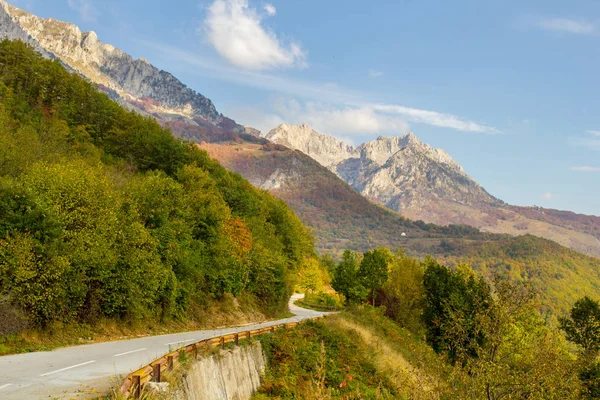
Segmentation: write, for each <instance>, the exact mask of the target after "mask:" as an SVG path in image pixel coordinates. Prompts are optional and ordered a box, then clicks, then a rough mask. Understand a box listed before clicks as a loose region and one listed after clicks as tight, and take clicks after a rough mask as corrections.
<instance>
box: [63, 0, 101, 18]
mask: <svg viewBox="0 0 600 400" xmlns="http://www.w3.org/2000/svg"><path fill="white" fill-rule="evenodd" d="M67 4H68V5H69V7H70V8H72V9H73V10H75V11H77V12H79V16H80V17H81V19H82V20H84V21H87V22H96V21H97V20H98V16H99V15H100V12H99V11H98V9H97V8H96V6H95V5H94V3H93V2H92V0H67Z"/></svg>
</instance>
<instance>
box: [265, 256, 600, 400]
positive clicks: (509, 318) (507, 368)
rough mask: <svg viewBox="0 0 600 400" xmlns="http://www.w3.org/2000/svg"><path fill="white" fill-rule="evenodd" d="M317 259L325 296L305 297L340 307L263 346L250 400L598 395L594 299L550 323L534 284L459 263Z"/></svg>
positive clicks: (599, 339)
mask: <svg viewBox="0 0 600 400" xmlns="http://www.w3.org/2000/svg"><path fill="white" fill-rule="evenodd" d="M322 264H323V265H327V266H328V272H329V275H326V276H325V278H326V279H328V280H327V281H326V282H325V284H324V285H322V286H321V287H322V288H325V289H324V290H323V291H322V292H321V293H319V288H317V286H318V285H312V289H311V290H309V295H308V302H309V303H312V304H315V305H317V306H318V305H319V304H321V305H323V306H326V305H330V304H336V303H337V304H338V306H339V307H340V308H339V309H340V310H341V312H340V313H339V314H338V315H334V316H332V317H330V318H328V319H327V320H326V321H324V322H321V321H319V322H316V323H314V324H312V325H310V326H307V327H305V328H303V329H302V330H301V331H300V332H297V333H294V335H295V337H294V338H293V339H289V338H286V337H283V336H282V335H279V336H276V337H275V338H273V339H268V340H267V341H266V343H267V354H268V356H269V357H270V358H271V360H275V361H276V362H275V363H274V365H273V366H272V367H270V369H269V371H268V373H267V383H266V384H265V385H263V387H262V389H261V393H259V395H257V396H256V398H257V399H261V398H282V399H287V398H289V399H292V398H306V399H309V398H322V399H330V398H331V399H333V398H342V399H343V398H364V399H388V398H389V399H396V398H412V399H456V398H460V399H467V398H471V399H594V398H600V363H598V361H597V360H598V355H599V353H600V326H599V324H598V321H600V304H599V303H598V301H597V300H595V299H592V298H590V297H587V296H583V297H581V298H579V299H578V300H577V301H574V302H573V303H572V304H571V306H570V308H569V310H567V311H565V312H563V313H560V314H558V315H556V316H555V318H553V319H548V318H545V317H544V314H543V312H542V311H541V310H543V309H542V308H541V305H542V304H543V299H544V297H543V296H542V295H541V293H540V292H539V291H538V290H537V289H536V287H535V285H534V284H533V283H532V281H517V280H514V279H507V277H506V276H499V275H496V276H494V277H493V278H492V279H486V278H485V277H484V276H483V275H481V274H480V273H478V272H476V271H475V270H473V268H472V267H471V266H470V265H469V264H465V263H458V264H456V265H454V266H452V267H448V266H446V265H443V264H441V263H440V262H439V261H438V260H436V259H434V258H432V257H425V258H421V259H418V258H414V257H411V256H409V255H407V254H406V253H405V252H404V250H402V249H398V250H395V251H390V250H389V249H386V248H381V247H380V248H376V249H373V250H370V251H367V252H364V253H359V252H355V251H351V250H348V251H346V252H344V254H343V257H342V258H341V260H339V261H335V260H333V259H331V258H329V257H324V258H323V259H322ZM328 277H329V278H328ZM305 278H306V277H305ZM321 278H323V276H321ZM309 281H310V279H309ZM313 281H316V279H313ZM327 283H329V284H330V285H331V287H332V288H333V289H335V291H336V293H332V292H327V290H326V288H327ZM309 286H310V285H309ZM340 295H341V296H343V297H340ZM342 306H343V307H342ZM292 343H293V344H294V346H292ZM309 355H310V356H309ZM308 357H310V359H311V360H312V362H309V361H308V360H307V358H308Z"/></svg>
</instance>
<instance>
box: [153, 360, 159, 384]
mask: <svg viewBox="0 0 600 400" xmlns="http://www.w3.org/2000/svg"><path fill="white" fill-rule="evenodd" d="M152 379H153V380H154V382H160V364H158V363H157V364H154V365H153V366H152Z"/></svg>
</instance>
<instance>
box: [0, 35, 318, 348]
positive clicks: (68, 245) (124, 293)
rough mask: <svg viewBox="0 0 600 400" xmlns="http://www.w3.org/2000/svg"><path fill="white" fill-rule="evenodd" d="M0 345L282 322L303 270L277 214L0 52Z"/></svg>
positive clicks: (76, 80)
mask: <svg viewBox="0 0 600 400" xmlns="http://www.w3.org/2000/svg"><path fill="white" fill-rule="evenodd" d="M0 215H2V218H1V219H0V304H1V305H2V306H1V307H0V310H1V311H0V313H2V315H0V320H3V321H6V323H3V324H1V325H2V326H1V327H0V336H2V335H10V334H16V333H18V332H20V331H22V330H23V329H27V328H36V327H37V328H44V327H46V326H48V325H51V324H53V323H55V322H60V323H87V324H93V323H95V322H96V321H99V320H102V319H109V320H114V321H124V322H127V321H135V320H140V319H150V320H155V321H168V320H173V319H176V320H177V319H178V320H188V319H193V318H195V317H196V316H198V315H199V310H201V309H202V308H205V307H207V306H208V305H209V304H210V303H211V302H212V301H217V300H218V299H220V298H223V297H226V296H230V297H231V296H233V297H234V298H236V299H240V300H243V301H246V302H250V303H252V304H255V305H256V307H258V308H259V309H260V311H261V312H263V313H264V314H265V315H275V314H278V313H281V312H284V311H285V310H286V309H287V300H288V298H289V294H290V293H291V290H292V287H293V285H294V280H293V279H294V275H295V271H297V270H298V269H299V268H301V267H302V265H304V264H305V263H307V262H310V260H311V259H313V258H314V257H315V253H314V250H313V249H314V242H313V237H312V235H311V233H310V232H309V231H308V230H307V229H306V228H305V227H304V226H303V224H302V223H301V222H300V220H299V219H298V218H297V217H296V215H295V214H294V213H293V212H292V211H291V210H290V209H289V208H288V207H287V205H286V204H285V203H283V202H282V201H280V200H277V199H275V198H274V197H272V196H271V195H269V194H268V193H267V192H265V191H262V190H258V189H256V188H254V187H253V186H252V185H250V183H248V182H247V181H246V180H244V179H243V178H242V177H241V176H239V175H237V174H235V173H231V172H228V171H227V170H225V169H224V168H223V167H221V166H220V165H219V164H218V163H217V162H216V161H214V160H212V159H210V157H209V156H208V155H207V154H206V152H204V151H201V150H199V149H198V148H197V146H196V145H194V144H191V143H188V142H185V141H181V140H179V139H176V138H174V137H173V135H172V134H171V132H170V131H169V130H167V129H164V128H162V127H161V126H160V125H159V124H158V123H157V122H156V121H155V120H154V119H152V118H148V117H142V116H140V115H138V114H135V113H133V112H129V111H127V110H125V109H124V108H122V107H121V106H120V105H118V104H117V103H115V102H113V101H112V100H110V99H109V97H108V96H106V95H105V94H102V93H100V92H99V91H98V90H97V89H96V88H95V87H94V86H93V85H92V84H90V83H88V82H87V81H85V80H84V79H82V78H81V77H79V76H78V75H76V74H72V73H70V72H68V71H67V70H66V69H65V68H64V67H63V65H61V63H60V62H59V61H52V60H47V59H44V58H42V57H41V56H39V55H38V54H36V53H35V52H34V51H33V50H32V49H31V48H29V47H28V46H27V45H25V44H23V43H22V42H18V41H15V42H11V41H3V42H2V43H0Z"/></svg>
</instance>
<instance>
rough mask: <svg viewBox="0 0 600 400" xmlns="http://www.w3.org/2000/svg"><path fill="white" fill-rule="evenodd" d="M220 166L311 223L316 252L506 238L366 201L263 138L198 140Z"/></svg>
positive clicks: (414, 249) (437, 246)
mask: <svg viewBox="0 0 600 400" xmlns="http://www.w3.org/2000/svg"><path fill="white" fill-rule="evenodd" d="M200 148H202V149H204V150H206V151H208V153H209V154H210V155H211V157H213V158H215V159H217V160H218V161H219V163H220V164H221V165H223V166H224V167H226V168H227V169H229V170H233V171H236V172H238V173H240V174H241V175H243V176H244V178H246V179H248V180H249V181H250V182H251V183H252V184H253V185H254V186H257V187H259V188H261V189H265V190H268V191H269V192H271V193H272V194H274V195H275V196H276V197H278V198H280V199H282V200H284V201H285V202H286V203H287V204H289V205H290V206H291V207H292V208H293V209H294V211H295V212H296V213H297V214H298V216H299V217H300V218H301V219H302V221H303V222H304V223H306V224H307V225H308V226H310V227H311V228H312V229H313V230H314V233H315V236H316V238H317V242H316V245H317V248H318V249H319V250H321V251H328V252H333V253H336V252H339V251H340V250H344V249H353V250H359V251H366V250H369V249H372V248H374V247H377V246H385V247H390V248H396V247H398V246H402V247H404V248H406V249H407V250H408V251H409V252H410V253H411V254H415V255H425V254H442V253H445V252H446V248H445V246H446V244H447V243H448V241H449V240H459V241H462V240H465V241H469V242H470V241H476V242H488V241H496V240H503V239H506V237H505V236H502V235H492V234H488V233H482V232H480V231H478V230H477V229H474V228H471V227H467V226H446V227H442V226H436V225H432V224H425V223H424V222H422V221H411V220H409V219H407V218H404V217H402V216H400V215H399V214H397V213H395V212H393V211H391V210H389V209H387V208H385V207H381V206H379V205H377V204H375V203H372V202H370V201H369V200H368V199H366V198H365V197H364V196H361V194H360V193H358V192H356V191H355V190H354V189H352V187H350V186H349V185H348V184H346V183H345V182H344V181H343V180H342V179H340V178H339V177H338V176H337V175H335V174H334V173H333V172H331V171H329V170H327V168H325V167H323V166H322V165H320V164H319V163H318V162H316V161H315V160H313V159H312V158H311V157H309V156H307V155H306V154H304V153H302V152H301V151H298V150H293V149H290V148H288V147H285V146H283V145H276V144H273V143H271V142H269V141H267V140H265V139H259V140H256V142H254V143H250V142H245V141H239V142H232V141H225V142H218V143H207V142H203V143H201V144H200Z"/></svg>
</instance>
